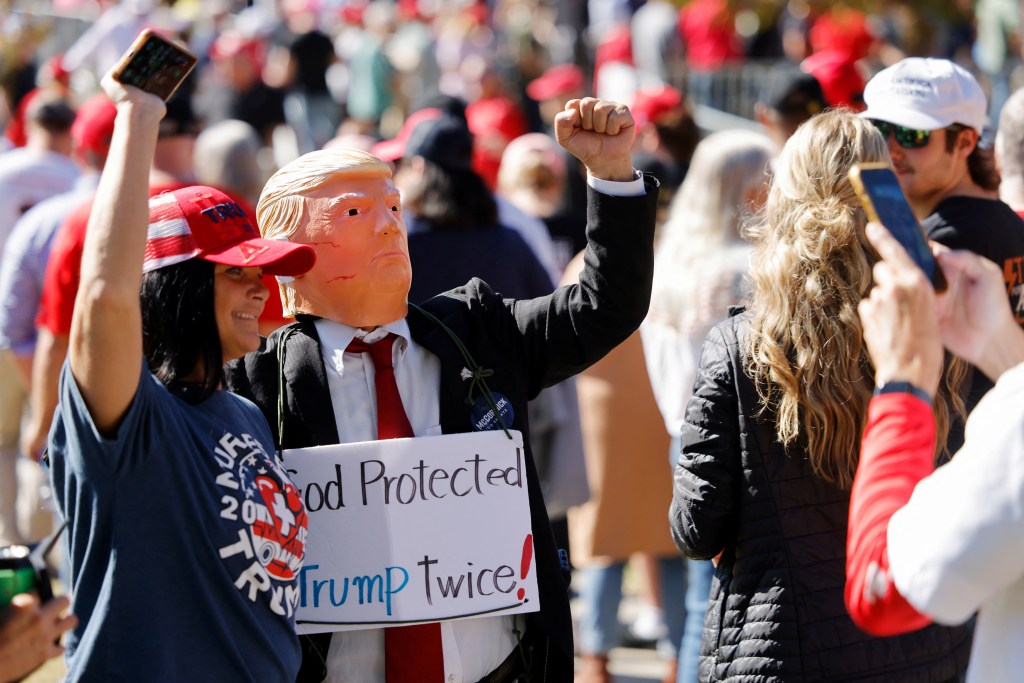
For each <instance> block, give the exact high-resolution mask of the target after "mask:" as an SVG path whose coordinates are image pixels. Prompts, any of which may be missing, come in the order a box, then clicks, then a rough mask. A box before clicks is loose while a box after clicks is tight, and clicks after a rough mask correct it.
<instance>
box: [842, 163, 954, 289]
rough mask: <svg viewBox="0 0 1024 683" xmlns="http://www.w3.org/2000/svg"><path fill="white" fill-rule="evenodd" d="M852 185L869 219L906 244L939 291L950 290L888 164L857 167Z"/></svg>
mask: <svg viewBox="0 0 1024 683" xmlns="http://www.w3.org/2000/svg"><path fill="white" fill-rule="evenodd" d="M850 182H851V183H852V184H853V189H854V191H855V192H856V193H857V196H858V197H859V198H860V203H861V204H862V205H863V206H864V212H865V213H866V214H867V215H868V220H870V221H875V222H878V223H881V224H882V225H884V226H885V227H886V228H887V229H888V230H889V232H890V233H892V236H893V237H895V238H896V240H897V241H898V242H899V243H900V244H901V245H903V248H904V249H906V250H907V253H908V254H910V258H912V259H913V260H914V263H916V264H917V265H918V266H919V267H920V268H921V270H923V271H924V273H925V275H927V276H928V279H929V280H931V283H932V287H934V288H935V291H936V292H943V291H945V290H946V278H945V276H943V274H942V268H940V267H939V264H938V263H937V262H936V261H935V255H934V254H932V250H931V249H930V248H929V246H928V238H927V237H926V236H925V234H924V230H923V229H922V228H921V224H920V223H919V222H918V220H917V216H915V215H914V212H913V210H912V209H911V208H910V204H908V203H907V198H906V196H904V194H903V189H902V188H901V187H900V183H899V180H898V179H897V178H896V174H895V173H893V171H892V168H890V167H889V165H888V164H885V163H870V164H854V165H853V167H852V168H851V169H850Z"/></svg>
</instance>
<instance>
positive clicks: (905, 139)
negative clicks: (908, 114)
mask: <svg viewBox="0 0 1024 683" xmlns="http://www.w3.org/2000/svg"><path fill="white" fill-rule="evenodd" d="M871 123H872V124H873V125H874V126H875V128H877V129H878V132H880V133H881V134H882V137H884V138H885V139H886V140H888V139H889V132H890V131H891V132H892V134H893V135H894V136H895V137H896V142H897V143H898V144H899V146H900V147H903V148H904V149H917V148H918V147H924V146H925V145H927V144H928V141H929V140H931V138H932V132H931V131H930V130H915V129H913V128H907V127H906V126H897V125H896V124H894V123H889V122H888V121H878V120H876V119H871Z"/></svg>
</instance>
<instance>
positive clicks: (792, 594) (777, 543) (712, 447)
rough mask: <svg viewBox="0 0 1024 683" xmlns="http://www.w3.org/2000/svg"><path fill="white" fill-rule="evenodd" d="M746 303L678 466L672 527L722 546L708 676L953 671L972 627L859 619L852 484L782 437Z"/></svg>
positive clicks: (715, 335)
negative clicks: (832, 477) (755, 356)
mask: <svg viewBox="0 0 1024 683" xmlns="http://www.w3.org/2000/svg"><path fill="white" fill-rule="evenodd" d="M748 330H749V323H748V319H747V314H742V315H739V316H737V317H734V318H730V319H729V320H727V321H725V322H723V323H722V324H720V325H719V326H718V327H716V328H715V329H713V330H712V331H711V332H710V334H709V335H708V337H707V340H706V341H705V342H704V349H703V353H702V357H701V362H700V370H699V371H698V373H697V379H696V382H695V386H694V392H693V398H692V399H691V400H690V403H689V405H688V406H687V409H686V421H685V424H684V426H683V435H682V442H683V449H682V457H681V459H680V461H679V465H678V466H677V467H676V471H675V492H674V499H673V502H672V508H671V512H670V517H671V524H672V534H673V536H674V537H675V541H676V544H677V545H678V546H679V548H680V550H682V551H683V553H684V554H685V555H686V556H687V557H690V558H694V559H707V558H710V557H714V556H715V555H717V554H718V553H719V551H723V550H724V553H723V555H722V558H721V560H720V561H719V564H718V567H717V569H716V571H715V578H714V580H713V582H712V584H711V595H710V603H709V605H708V612H707V615H706V616H705V620H704V636H703V642H702V643H701V660H700V680H701V681H733V682H735V683H740V682H743V683H768V682H770V681H780V682H781V681H785V682H787V683H789V682H802V681H824V680H829V681H854V680H856V681H886V682H887V683H888V682H893V681H906V682H908V683H909V682H914V683H918V682H920V683H925V682H929V681H948V680H956V678H957V677H958V675H959V674H961V673H962V672H963V671H965V670H966V668H967V659H968V656H969V655H970V636H969V633H968V632H967V629H966V628H963V627H960V628H943V627H939V626H929V627H927V628H925V629H922V630H920V631H917V632H915V633H911V634H907V635H904V636H899V637H895V638H873V637H871V636H869V635H867V634H866V633H864V632H863V631H861V630H859V629H858V628H857V627H856V626H855V625H854V623H853V621H852V620H851V619H850V617H849V615H848V614H847V613H846V608H845V606H844V604H843V587H844V584H845V563H846V526H847V514H848V510H849V496H850V494H849V491H846V490H843V489H840V488H839V487H836V486H833V485H831V484H829V483H827V482H825V481H823V480H822V479H820V478H818V477H817V476H815V475H814V474H813V472H812V471H811V467H810V463H809V462H808V460H807V459H806V457H802V456H801V454H800V453H799V452H798V450H799V449H796V448H792V449H790V451H787V450H786V449H785V448H783V447H782V446H781V445H779V444H778V443H777V442H776V440H775V438H774V428H773V419H772V417H771V416H770V415H766V416H763V417H760V418H759V417H755V415H756V413H757V410H758V402H757V395H756V392H755V389H754V385H753V382H752V381H751V380H750V378H749V377H747V375H746V374H745V373H744V372H743V368H744V367H745V366H746V357H745V342H744V341H743V340H745V338H746V335H747V334H748Z"/></svg>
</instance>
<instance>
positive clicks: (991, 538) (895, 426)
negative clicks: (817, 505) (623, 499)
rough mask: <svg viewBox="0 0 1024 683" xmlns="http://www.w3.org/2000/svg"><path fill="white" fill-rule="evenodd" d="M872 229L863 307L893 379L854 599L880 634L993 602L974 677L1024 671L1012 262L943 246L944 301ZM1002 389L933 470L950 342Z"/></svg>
mask: <svg viewBox="0 0 1024 683" xmlns="http://www.w3.org/2000/svg"><path fill="white" fill-rule="evenodd" d="M867 236H868V238H869V239H870V241H871V243H872V244H873V245H874V246H875V248H876V249H877V250H878V252H879V254H880V255H881V256H882V259H883V260H881V261H880V262H879V263H878V264H877V265H876V266H875V269H874V278H875V283H876V286H875V288H874V289H873V290H872V292H871V295H870V296H869V297H868V298H866V299H864V300H863V301H862V302H861V304H860V310H859V312H860V316H861V320H862V324H863V326H864V338H865V342H866V344H867V346H868V349H869V350H870V353H871V357H872V360H873V361H874V364H875V368H876V381H877V383H878V386H879V387H880V389H879V391H878V392H876V396H875V397H874V399H873V400H872V402H871V405H870V407H869V413H868V423H867V427H866V428H865V431H864V437H863V443H862V448H861V458H860V463H859V466H858V470H857V474H856V478H855V480H854V487H853V493H852V496H851V502H850V528H849V536H848V541H847V565H846V567H847V586H846V605H847V608H848V609H849V611H850V614H851V616H852V617H853V618H854V620H855V621H856V622H857V623H858V625H860V626H861V627H862V628H864V629H865V630H867V631H869V632H871V633H873V634H876V635H893V634H897V633H904V632H907V631H911V630H914V629H917V628H920V627H922V626H924V625H926V624H928V623H930V622H931V621H935V622H938V623H942V624H958V623H962V622H964V621H966V620H967V619H968V618H969V617H970V616H971V615H972V614H973V613H974V612H975V611H978V610H979V609H980V615H979V617H978V623H977V626H976V628H975V632H974V647H973V653H972V656H971V664H970V668H969V669H968V679H967V680H968V681H1009V680H1015V676H1018V675H1019V673H1020V671H1022V670H1024V652H1022V650H1021V648H1020V643H1021V642H1024V508H1022V506H1021V501H1022V500H1024V331H1022V330H1021V329H1020V327H1019V326H1018V325H1017V323H1016V321H1015V320H1014V319H1013V315H1012V312H1011V310H1010V308H1009V306H1008V305H1007V302H1006V289H1005V284H1004V281H1003V275H1002V271H1001V269H1000V268H999V267H998V266H996V265H995V264H993V263H992V262H991V261H988V260H986V259H984V258H982V257H980V256H977V255H975V254H972V253H970V252H964V251H948V250H945V249H940V250H939V251H938V253H937V259H938V262H939V265H940V266H941V267H942V269H943V271H944V272H945V276H946V279H947V280H948V281H949V289H948V291H947V292H946V293H945V294H944V295H941V296H938V297H937V296H936V295H935V293H934V291H933V290H932V287H931V286H930V284H929V283H928V280H927V278H925V276H924V274H923V272H922V271H921V270H920V269H919V268H917V267H916V266H915V265H914V263H913V261H912V260H911V259H910V257H909V256H908V255H907V253H906V252H905V251H904V250H903V248H902V247H901V246H900V245H899V244H898V243H897V242H896V240H895V239H894V238H893V237H892V236H891V234H889V233H888V232H887V231H886V230H885V229H884V228H883V227H882V226H880V225H878V224H871V225H869V226H868V230H867ZM943 345H945V346H946V348H948V349H949V350H950V351H952V352H953V353H955V354H957V355H959V356H961V357H962V358H964V359H965V360H968V361H970V362H971V363H972V364H974V365H975V366H977V367H978V368H980V369H981V370H982V371H983V372H984V373H985V374H986V375H987V376H988V377H989V378H990V379H992V380H993V381H995V382H996V385H995V387H994V388H993V389H992V390H991V391H990V392H989V393H988V394H987V395H986V396H985V398H984V399H983V400H982V401H981V402H980V403H979V404H978V407H977V408H976V409H975V410H974V412H973V413H972V414H971V417H970V420H969V421H968V423H967V430H966V440H965V443H964V446H963V447H962V448H961V449H960V451H959V452H958V453H957V454H956V455H955V456H954V458H953V460H952V461H951V462H950V463H949V464H947V465H945V466H943V467H942V468H940V469H938V470H936V471H934V472H933V464H932V463H933V461H932V456H933V452H934V438H935V423H934V418H933V416H932V408H931V403H930V401H929V398H930V397H931V396H934V394H935V390H936V387H937V386H938V378H939V373H940V368H941V364H942V355H943V354H942V346H943Z"/></svg>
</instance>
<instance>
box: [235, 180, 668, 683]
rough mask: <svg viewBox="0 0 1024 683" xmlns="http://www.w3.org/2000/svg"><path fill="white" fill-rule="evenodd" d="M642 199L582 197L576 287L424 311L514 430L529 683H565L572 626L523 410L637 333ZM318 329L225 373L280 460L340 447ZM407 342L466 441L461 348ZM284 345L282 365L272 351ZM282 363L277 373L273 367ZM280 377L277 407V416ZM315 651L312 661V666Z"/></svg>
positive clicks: (465, 293) (644, 247)
mask: <svg viewBox="0 0 1024 683" xmlns="http://www.w3.org/2000/svg"><path fill="white" fill-rule="evenodd" d="M645 181H646V182H645V186H646V195H644V196H640V197H610V196H608V195H602V194H600V193H598V192H595V191H594V190H590V195H589V207H588V214H589V215H588V226H587V236H588V240H589V245H588V249H587V255H586V259H585V260H586V265H585V267H584V269H583V272H582V273H581V275H580V281H579V284H578V285H572V286H567V287H561V288H559V289H557V290H556V291H555V292H553V293H552V294H550V295H548V296H544V297H540V298H537V299H529V300H525V301H516V300H512V299H502V298H501V297H500V296H499V295H497V294H495V293H494V292H493V291H492V290H491V289H490V287H488V286H487V284H486V283H484V282H482V281H481V280H479V279H473V280H471V281H470V282H469V283H467V284H466V285H465V286H464V287H460V288H458V289H454V290H451V291H448V292H445V293H443V294H440V295H438V296H435V297H433V298H432V299H430V300H428V301H427V302H425V303H424V304H422V308H423V309H424V310H426V311H428V312H429V313H430V314H432V315H433V316H434V317H436V318H437V319H439V320H440V321H441V322H442V323H444V325H445V326H447V327H448V328H449V329H450V330H451V331H452V332H454V333H455V334H456V335H457V336H458V338H459V339H460V340H461V341H462V343H463V344H464V345H465V347H466V348H467V349H468V350H469V352H470V353H471V354H472V356H473V359H474V360H475V361H476V363H477V364H478V365H479V366H481V367H483V368H486V369H489V370H491V371H493V374H492V375H490V376H489V377H488V378H487V384H488V386H489V387H490V389H491V390H492V391H493V392H495V393H498V394H501V395H502V396H504V397H506V398H507V399H509V400H510V402H511V404H512V407H513V412H514V421H513V423H512V424H511V425H509V427H510V428H512V429H518V430H520V431H521V432H523V437H524V442H525V443H526V444H527V445H526V475H527V476H526V478H527V489H528V491H529V497H530V514H531V521H532V523H533V534H534V548H535V552H536V566H537V581H538V589H539V593H540V602H541V610H540V611H539V612H534V613H532V614H530V615H529V616H528V618H527V633H528V639H527V643H528V644H529V645H530V646H531V647H532V653H531V656H532V664H531V669H532V670H533V673H534V675H533V676H531V680H532V681H534V682H535V683H537V682H539V681H544V680H547V681H552V682H553V683H561V682H562V681H570V680H572V670H573V647H572V624H571V619H570V613H569V600H568V595H567V591H566V588H567V583H566V580H565V578H564V577H563V574H562V571H561V568H560V564H559V560H558V554H557V550H556V548H555V543H554V539H553V537H552V535H551V530H550V526H549V523H548V517H547V512H546V511H545V508H544V499H543V496H542V494H541V490H540V485H539V479H538V477H537V471H536V467H535V465H534V462H533V456H532V453H531V452H530V448H529V425H528V424H527V408H526V403H527V401H528V400H529V399H531V398H533V397H534V396H536V395H537V393H538V392H539V391H540V390H541V389H543V388H544V387H547V386H551V385H552V384H556V383H557V382H560V381H562V380H563V379H565V378H567V377H570V376H572V375H575V374H576V373H578V372H580V371H581V370H583V369H585V368H587V367H589V366H590V365H592V364H593V363H595V362H597V361H598V360H600V359H601V358H602V357H603V356H604V355H605V354H606V353H608V352H609V351H610V350H611V349H613V348H614V347H615V346H616V345H618V344H619V343H620V342H622V341H623V340H624V339H626V337H628V336H629V335H630V334H632V333H633V331H635V330H636V328H637V327H639V325H640V323H641V321H642V320H643V318H644V316H645V315H646V314H647V308H648V305H649V301H650V292H651V277H652V272H653V262H654V258H653V247H652V245H653V239H654V220H655V209H656V205H657V194H658V192H657V188H658V183H657V181H656V180H654V179H653V178H646V179H645ZM314 320H315V318H308V317H305V316H303V317H301V318H300V320H299V321H298V322H297V323H295V324H294V325H291V326H289V327H287V328H283V329H282V330H278V331H277V332H275V333H274V334H272V335H271V336H270V338H269V339H268V340H267V343H266V344H265V346H264V348H262V349H261V350H260V351H257V352H255V353H251V354H249V355H247V356H245V357H244V358H242V359H240V360H238V361H235V362H234V363H231V364H229V365H228V367H227V383H228V387H229V388H230V389H231V390H232V391H234V392H236V393H238V394H241V395H242V396H245V397H247V398H249V399H251V400H252V401H253V402H255V403H256V405H258V406H259V407H260V409H261V410H262V411H263V413H264V415H266V417H267V421H268V422H269V423H270V425H271V429H272V430H273V431H274V433H275V437H276V438H277V439H278V441H279V443H280V445H281V446H282V447H283V448H302V447H307V446H317V445H325V444H334V443H338V432H337V428H336V426H335V421H334V409H333V406H332V403H331V396H330V393H329V391H328V387H327V375H326V371H325V368H324V362H323V356H322V354H321V352H320V347H319V338H318V337H317V333H316V328H315V327H314V324H313V322H314ZM407 320H408V323H409V328H410V330H411V333H412V337H413V339H415V340H416V342H417V343H419V344H420V345H422V346H423V347H424V348H425V349H427V350H428V351H430V352H431V353H433V354H435V355H436V356H437V357H438V358H439V359H440V367H441V386H440V397H439V398H440V421H441V429H442V431H443V432H444V433H445V434H454V433H460V432H468V431H471V430H472V429H473V426H472V423H471V420H470V408H471V406H470V405H468V404H467V402H466V398H467V395H468V392H469V384H470V382H469V381H467V380H466V379H464V377H463V373H462V370H463V368H465V367H466V366H467V363H466V361H465V360H464V358H463V356H462V355H461V353H460V351H459V349H458V347H457V346H456V345H455V343H454V342H453V341H452V339H451V338H450V336H449V335H448V333H447V332H446V331H445V330H444V329H443V328H442V327H441V326H440V325H438V324H437V323H436V322H434V321H432V320H430V319H428V317H426V316H425V315H423V314H422V313H420V312H419V311H417V310H416V309H410V311H409V315H408V318H407ZM282 339H285V343H284V353H283V354H282V353H281V348H280V347H281V340H282ZM282 359H283V362H281V361H282ZM282 366H283V369H284V375H283V386H284V401H283V404H282V405H283V410H282V411H280V413H281V414H280V415H279V414H278V413H279V411H278V397H279V389H278V387H279V385H280V383H281V367H282ZM303 640H304V643H303V648H304V660H303V668H302V671H301V672H300V674H299V680H300V681H320V680H322V679H323V677H324V675H325V671H324V667H323V662H322V657H325V656H326V653H327V641H328V639H327V638H316V637H307V638H304V639H303ZM318 651H319V654H318Z"/></svg>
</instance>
